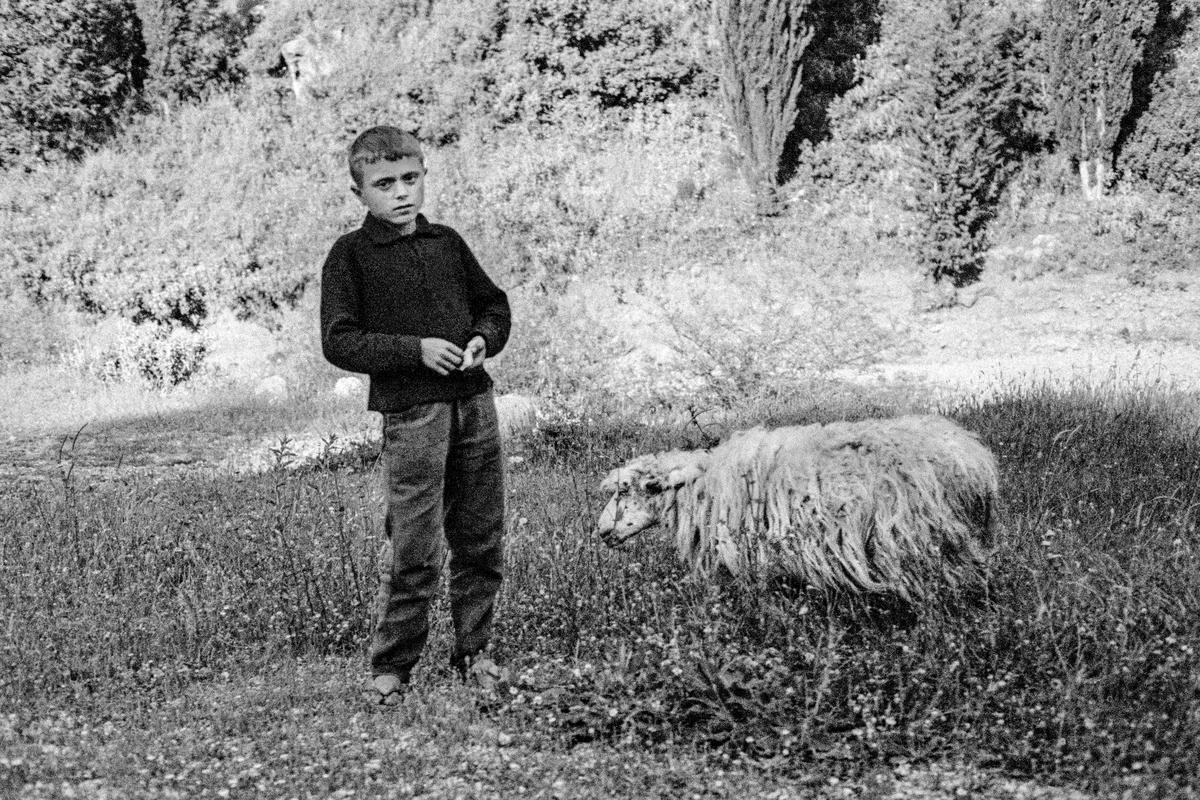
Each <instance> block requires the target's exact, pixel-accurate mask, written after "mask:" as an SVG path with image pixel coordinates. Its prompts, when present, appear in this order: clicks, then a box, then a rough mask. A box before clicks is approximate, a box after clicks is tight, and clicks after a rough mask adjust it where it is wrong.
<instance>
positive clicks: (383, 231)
mask: <svg viewBox="0 0 1200 800" xmlns="http://www.w3.org/2000/svg"><path fill="white" fill-rule="evenodd" d="M362 229H363V232H364V233H365V234H366V235H367V238H368V239H370V240H371V241H372V242H374V243H375V244H393V243H394V242H398V241H399V240H401V239H403V238H404V236H405V234H404V233H402V232H401V231H400V226H398V225H393V224H392V223H390V222H388V221H386V220H382V219H379V218H377V217H375V216H372V215H371V214H367V218H366V219H365V220H363V224H362ZM411 235H412V236H437V235H438V234H437V231H436V230H435V229H434V227H433V226H432V225H430V224H429V220H427V219H425V215H424V214H417V229H416V231H414V232H413V233H412V234H411Z"/></svg>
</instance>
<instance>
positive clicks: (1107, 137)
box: [1045, 0, 1159, 199]
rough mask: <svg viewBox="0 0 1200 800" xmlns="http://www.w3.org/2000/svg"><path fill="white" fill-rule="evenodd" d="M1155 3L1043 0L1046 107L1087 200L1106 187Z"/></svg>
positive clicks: (1153, 0) (1143, 0)
mask: <svg viewBox="0 0 1200 800" xmlns="http://www.w3.org/2000/svg"><path fill="white" fill-rule="evenodd" d="M1158 5H1159V4H1158V2H1157V0H1106V1H1105V2H1092V1H1091V0H1048V2H1047V3H1046V6H1045V28H1046V44H1047V48H1048V50H1047V61H1048V64H1049V75H1048V79H1049V85H1050V86H1051V87H1053V88H1052V91H1051V98H1052V103H1051V110H1052V112H1053V115H1054V122H1055V132H1056V133H1057V138H1058V145H1059V148H1060V152H1061V153H1062V154H1063V155H1065V156H1066V157H1067V158H1068V159H1070V162H1071V164H1072V166H1074V167H1076V168H1077V169H1078V170H1079V179H1080V184H1081V186H1082V189H1083V193H1084V195H1085V196H1087V197H1088V198H1089V199H1094V198H1095V197H1097V196H1098V195H1099V194H1100V193H1102V192H1103V191H1104V190H1105V189H1106V188H1107V185H1108V181H1109V178H1110V175H1111V171H1112V167H1113V159H1114V156H1115V152H1114V148H1115V146H1116V143H1117V137H1118V135H1119V134H1120V130H1121V124H1122V122H1123V120H1124V119H1125V115H1126V113H1127V112H1128V111H1129V108H1130V105H1131V103H1132V101H1133V72H1134V68H1135V67H1136V66H1137V65H1138V62H1140V61H1141V59H1142V55H1143V52H1144V49H1145V45H1146V39H1147V37H1148V35H1149V34H1150V31H1151V28H1152V26H1153V23H1154V19H1155V15H1156V11H1157V9H1158Z"/></svg>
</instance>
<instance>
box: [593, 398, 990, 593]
mask: <svg viewBox="0 0 1200 800" xmlns="http://www.w3.org/2000/svg"><path fill="white" fill-rule="evenodd" d="M601 488H602V490H603V491H604V492H605V493H606V494H608V495H610V496H611V499H610V500H609V501H608V504H607V505H606V507H605V508H604V510H603V511H602V512H601V514H600V518H599V520H598V523H597V526H596V532H597V533H598V534H599V535H600V537H601V538H602V540H603V541H604V542H605V543H606V544H607V545H609V546H610V547H617V546H620V545H621V544H622V543H623V542H625V541H627V540H628V539H630V538H631V537H633V536H635V535H636V534H638V533H640V532H641V531H643V530H645V529H646V528H649V527H651V526H653V525H655V524H657V523H662V524H664V525H665V526H667V527H668V528H671V529H673V530H674V532H675V543H676V547H677V549H678V551H679V555H680V557H681V558H682V559H683V560H684V562H685V563H688V564H689V565H690V566H691V568H692V571H693V572H694V573H696V574H698V575H702V576H704V575H710V574H712V573H713V572H714V570H715V569H717V568H718V567H724V568H725V569H726V570H728V572H730V573H732V574H733V575H734V576H736V577H748V576H754V575H758V576H765V577H782V576H786V577H791V578H798V579H800V580H801V582H803V583H804V584H806V585H807V586H808V587H811V588H814V589H817V590H820V591H827V592H846V593H850V594H853V595H860V596H868V595H870V596H880V597H883V596H886V597H893V598H897V599H899V600H901V601H904V602H906V603H914V602H920V601H922V600H925V599H927V598H929V597H931V596H932V595H934V594H935V593H937V592H938V591H939V590H941V589H949V590H955V589H963V588H968V587H971V586H978V585H981V583H982V581H983V579H984V577H985V563H986V557H987V553H988V551H989V550H990V548H991V547H992V545H993V543H994V540H995V538H996V535H997V532H998V530H999V527H998V521H997V505H998V500H999V476H998V470H997V467H996V459H995V457H994V456H993V455H992V453H991V452H990V451H989V450H988V449H987V448H986V447H985V446H984V445H983V444H982V443H981V442H980V441H979V439H978V437H977V436H975V435H974V434H972V433H970V432H968V431H966V430H964V429H963V428H961V427H959V426H958V425H956V424H955V423H953V422H951V421H950V420H948V419H946V418H945V417H941V416H934V415H926V416H904V417H897V418H895V419H886V420H881V419H873V420H865V421H862V422H834V423H830V424H827V425H819V424H817V425H805V426H792V427H783V428H777V429H774V430H768V429H766V428H762V427H757V428H753V429H751V430H747V431H742V432H739V433H735V434H734V435H733V436H732V437H731V438H730V439H729V440H728V441H726V442H724V443H722V444H720V445H718V446H717V447H715V448H713V449H712V450H711V451H703V450H700V451H686V450H673V451H670V452H665V453H658V454H655V455H645V456H639V457H637V458H634V459H632V460H631V461H629V462H627V463H626V464H624V465H623V466H621V467H618V468H617V469H615V470H613V471H612V472H610V473H609V474H608V476H607V477H606V478H605V480H604V481H603V483H602V484H601Z"/></svg>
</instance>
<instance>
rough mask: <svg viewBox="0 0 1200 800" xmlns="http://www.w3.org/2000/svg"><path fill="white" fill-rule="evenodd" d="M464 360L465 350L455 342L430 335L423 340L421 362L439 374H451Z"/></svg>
mask: <svg viewBox="0 0 1200 800" xmlns="http://www.w3.org/2000/svg"><path fill="white" fill-rule="evenodd" d="M462 361H463V350H462V348H461V347H459V346H458V345H456V344H454V343H453V342H448V341H446V340H445V339H438V338H435V337H432V336H431V337H429V338H428V339H422V340H421V363H422V364H424V365H425V366H427V367H429V368H430V369H431V370H433V371H434V372H436V373H437V374H438V375H449V374H450V371H451V370H455V369H458V366H459V364H461V363H462Z"/></svg>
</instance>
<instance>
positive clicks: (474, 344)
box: [459, 336, 487, 369]
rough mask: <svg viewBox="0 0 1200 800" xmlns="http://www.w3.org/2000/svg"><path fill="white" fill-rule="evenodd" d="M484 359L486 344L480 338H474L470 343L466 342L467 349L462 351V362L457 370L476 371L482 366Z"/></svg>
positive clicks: (485, 356)
mask: <svg viewBox="0 0 1200 800" xmlns="http://www.w3.org/2000/svg"><path fill="white" fill-rule="evenodd" d="M485 358H487V342H486V341H484V339H483V337H482V336H474V337H472V338H471V341H469V342H467V349H466V350H464V351H463V360H462V364H461V365H460V366H459V369H478V368H479V367H482V366H483V360H484V359H485Z"/></svg>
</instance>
